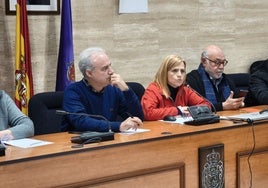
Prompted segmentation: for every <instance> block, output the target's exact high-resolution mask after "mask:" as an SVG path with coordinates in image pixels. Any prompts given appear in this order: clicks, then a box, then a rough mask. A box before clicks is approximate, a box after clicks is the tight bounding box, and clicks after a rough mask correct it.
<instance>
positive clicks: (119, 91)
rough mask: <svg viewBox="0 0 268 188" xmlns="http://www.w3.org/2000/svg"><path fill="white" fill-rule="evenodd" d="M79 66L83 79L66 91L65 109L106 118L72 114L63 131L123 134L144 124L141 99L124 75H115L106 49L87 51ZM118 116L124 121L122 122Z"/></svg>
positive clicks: (82, 54) (67, 119) (82, 55)
mask: <svg viewBox="0 0 268 188" xmlns="http://www.w3.org/2000/svg"><path fill="white" fill-rule="evenodd" d="M78 66H79V69H80V71H81V73H82V74H83V79H82V80H81V81H78V82H75V83H73V84H71V85H69V86H68V87H67V88H66V90H65V92H64V99H63V109H64V110H65V111H67V112H70V113H76V114H90V115H99V116H103V117H104V118H94V117H92V116H91V117H90V116H82V115H81V116H79V115H74V114H69V115H66V116H65V119H64V120H63V123H62V126H61V130H62V131H99V132H106V131H109V129H111V130H112V131H114V132H120V131H125V130H128V129H130V128H133V129H137V128H138V127H139V126H141V125H142V120H143V118H144V117H143V112H142V108H141V104H140V102H139V99H138V97H137V96H136V94H135V93H134V91H133V90H132V89H131V88H129V87H128V85H127V84H126V83H125V82H124V80H123V79H122V78H121V76H120V75H119V74H116V73H114V70H113V69H112V67H111V62H110V59H109V57H108V55H107V54H106V52H105V51H104V50H103V49H102V48H98V47H94V48H88V49H85V50H84V51H83V52H82V53H81V54H80V60H79V64H78ZM118 116H119V117H121V118H122V119H123V121H122V122H121V121H118ZM105 119H106V120H105ZM107 121H109V123H107Z"/></svg>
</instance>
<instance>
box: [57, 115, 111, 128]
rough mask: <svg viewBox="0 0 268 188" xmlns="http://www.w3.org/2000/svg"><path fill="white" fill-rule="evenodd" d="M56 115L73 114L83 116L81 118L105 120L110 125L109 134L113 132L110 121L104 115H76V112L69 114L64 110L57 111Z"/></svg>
mask: <svg viewBox="0 0 268 188" xmlns="http://www.w3.org/2000/svg"><path fill="white" fill-rule="evenodd" d="M56 114H59V115H68V114H72V115H78V116H80V115H81V116H89V117H93V118H99V119H103V120H104V121H106V123H107V125H108V129H109V132H112V128H111V125H110V122H109V120H108V119H107V118H106V117H104V116H102V115H95V114H86V113H76V112H67V111H64V110H56Z"/></svg>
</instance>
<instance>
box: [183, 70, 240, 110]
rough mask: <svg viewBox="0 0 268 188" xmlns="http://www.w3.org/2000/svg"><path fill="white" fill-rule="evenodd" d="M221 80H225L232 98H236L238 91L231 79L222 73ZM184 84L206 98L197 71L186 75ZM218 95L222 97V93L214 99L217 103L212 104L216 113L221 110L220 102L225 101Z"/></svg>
mask: <svg viewBox="0 0 268 188" xmlns="http://www.w3.org/2000/svg"><path fill="white" fill-rule="evenodd" d="M223 79H226V80H227V83H228V84H229V87H230V89H231V90H232V91H233V92H234V97H237V96H238V89H237V88H236V87H235V84H234V82H233V81H232V80H231V79H229V78H228V76H227V75H226V74H224V73H223ZM186 83H187V84H189V86H190V87H192V88H193V89H194V90H196V91H197V92H198V93H199V94H200V95H202V96H203V97H206V96H205V87H204V84H203V81H202V79H201V75H200V74H199V72H198V70H192V71H191V72H190V73H188V74H187V76H186ZM214 91H215V89H214ZM215 93H217V92H215ZM220 95H221V96H222V93H219V95H218V96H216V99H217V101H218V102H217V103H215V104H213V105H214V107H215V109H216V110H217V111H222V110H223V107H222V102H224V101H225V99H224V98H223V97H220Z"/></svg>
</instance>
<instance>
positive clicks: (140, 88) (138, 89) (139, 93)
mask: <svg viewBox="0 0 268 188" xmlns="http://www.w3.org/2000/svg"><path fill="white" fill-rule="evenodd" d="M126 84H127V85H128V86H129V87H130V88H131V89H132V90H133V91H134V92H135V94H136V95H137V97H138V99H139V100H140V101H141V98H142V96H143V94H144V91H145V88H144V87H143V85H142V84H140V83H138V82H126Z"/></svg>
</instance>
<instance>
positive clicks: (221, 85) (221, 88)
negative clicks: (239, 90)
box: [198, 64, 231, 104]
mask: <svg viewBox="0 0 268 188" xmlns="http://www.w3.org/2000/svg"><path fill="white" fill-rule="evenodd" d="M198 72H199V74H200V75H201V79H202V81H203V84H204V88H205V97H206V98H207V99H208V100H209V101H210V102H212V103H213V104H215V103H217V102H221V101H217V99H216V94H215V91H214V89H213V85H212V82H211V80H210V79H209V77H208V75H207V74H206V72H205V69H204V67H203V66H202V65H201V64H200V65H199V67H198ZM216 82H218V92H219V93H220V92H222V94H223V97H224V99H225V100H226V99H227V98H228V97H229V95H230V92H231V89H230V87H229V85H228V83H227V81H226V79H224V78H223V77H221V78H220V79H218V80H216Z"/></svg>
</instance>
